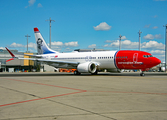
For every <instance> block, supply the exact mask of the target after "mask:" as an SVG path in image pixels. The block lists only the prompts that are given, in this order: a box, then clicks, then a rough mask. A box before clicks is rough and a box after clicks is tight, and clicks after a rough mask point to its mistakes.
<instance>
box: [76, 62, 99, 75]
mask: <svg viewBox="0 0 167 120" xmlns="http://www.w3.org/2000/svg"><path fill="white" fill-rule="evenodd" d="M96 69H97V68H96V65H95V63H92V62H86V63H81V64H79V65H78V66H77V70H78V72H80V73H95V72H96Z"/></svg>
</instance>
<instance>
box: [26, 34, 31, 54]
mask: <svg viewBox="0 0 167 120" xmlns="http://www.w3.org/2000/svg"><path fill="white" fill-rule="evenodd" d="M25 37H27V53H28V37H31V36H28V34H27V35H25Z"/></svg>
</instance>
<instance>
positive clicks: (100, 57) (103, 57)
mask: <svg viewBox="0 0 167 120" xmlns="http://www.w3.org/2000/svg"><path fill="white" fill-rule="evenodd" d="M98 59H113V57H98Z"/></svg>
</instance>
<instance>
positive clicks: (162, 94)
mask: <svg viewBox="0 0 167 120" xmlns="http://www.w3.org/2000/svg"><path fill="white" fill-rule="evenodd" d="M87 92H110V93H132V94H153V95H167V93H148V92H123V91H89V90H88V91H87Z"/></svg>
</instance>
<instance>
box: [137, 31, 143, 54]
mask: <svg viewBox="0 0 167 120" xmlns="http://www.w3.org/2000/svg"><path fill="white" fill-rule="evenodd" d="M138 33H139V51H140V50H141V49H140V42H141V41H140V37H141V33H142V32H141V31H140V30H139V32H138Z"/></svg>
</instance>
